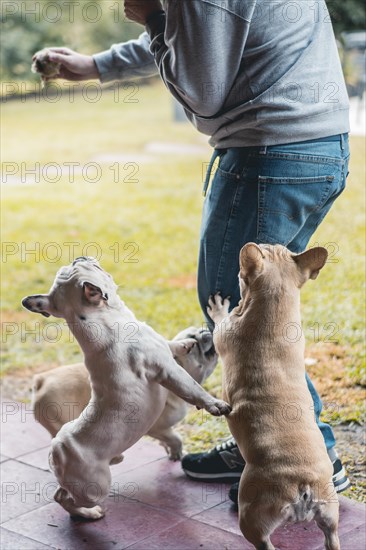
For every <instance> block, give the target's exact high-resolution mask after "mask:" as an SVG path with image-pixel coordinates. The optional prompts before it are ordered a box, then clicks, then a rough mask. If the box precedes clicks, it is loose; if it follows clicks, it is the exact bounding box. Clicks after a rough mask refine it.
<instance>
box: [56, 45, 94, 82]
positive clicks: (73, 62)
mask: <svg viewBox="0 0 366 550" xmlns="http://www.w3.org/2000/svg"><path fill="white" fill-rule="evenodd" d="M48 50H49V55H48V57H49V59H50V61H54V62H55V63H61V68H60V71H59V74H58V76H57V77H56V78H65V79H66V80H74V81H80V80H92V79H95V78H99V73H98V69H97V67H96V65H95V63H94V59H93V58H92V56H91V55H83V54H81V53H77V52H74V51H73V50H70V49H69V48H48Z"/></svg>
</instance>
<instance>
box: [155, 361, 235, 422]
mask: <svg viewBox="0 0 366 550" xmlns="http://www.w3.org/2000/svg"><path fill="white" fill-rule="evenodd" d="M149 370H150V372H151V371H153V372H154V381H155V382H158V383H159V384H161V385H162V386H164V387H165V388H167V389H168V390H170V391H172V392H173V393H175V395H177V396H178V397H180V398H181V399H183V400H184V401H187V403H191V405H195V406H196V407H197V408H198V409H202V408H204V409H206V411H208V412H209V413H210V414H212V415H213V416H221V415H227V414H229V413H230V411H231V407H230V405H228V403H225V401H222V400H221V399H215V398H214V397H212V396H211V395H210V394H209V393H207V392H206V391H205V390H204V389H203V388H202V386H200V385H199V384H198V382H196V381H195V380H193V378H192V377H191V376H190V375H189V374H188V373H187V372H186V371H185V370H184V369H183V368H182V367H181V366H180V365H178V363H176V362H175V361H174V360H173V359H170V358H169V359H168V358H167V359H166V361H164V363H163V362H159V363H158V364H156V363H155V364H154V365H149Z"/></svg>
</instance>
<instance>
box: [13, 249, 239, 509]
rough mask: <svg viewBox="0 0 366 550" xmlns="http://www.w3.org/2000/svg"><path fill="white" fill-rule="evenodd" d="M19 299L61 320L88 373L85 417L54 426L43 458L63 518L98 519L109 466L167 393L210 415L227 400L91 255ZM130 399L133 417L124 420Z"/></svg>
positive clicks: (152, 419) (158, 410) (225, 410)
mask: <svg viewBox="0 0 366 550" xmlns="http://www.w3.org/2000/svg"><path fill="white" fill-rule="evenodd" d="M22 304H23V306H24V307H26V308H27V309H29V310H30V311H33V312H35V313H41V314H42V315H45V316H47V317H48V316H50V315H54V316H55V317H59V318H63V319H65V320H66V322H67V324H68V326H69V328H70V330H71V331H72V333H73V334H74V336H75V337H76V339H77V341H78V343H79V344H80V346H81V348H82V350H83V352H84V360H85V366H86V368H87V369H88V371H89V375H90V383H91V398H90V401H89V404H88V414H81V415H80V416H79V418H78V419H77V420H76V421H73V422H68V423H67V424H65V425H64V426H63V427H62V428H61V430H60V431H59V432H58V433H57V435H56V437H55V438H54V439H53V440H52V443H51V450H50V456H49V462H50V467H51V469H52V470H53V472H54V473H55V475H56V477H57V480H58V482H59V484H60V487H59V488H58V489H57V490H56V493H55V495H54V498H55V500H56V501H57V502H58V503H59V504H60V505H61V506H62V507H63V508H64V509H65V510H66V511H68V512H69V513H70V514H71V515H75V516H82V517H85V518H89V519H99V518H101V517H103V515H104V510H103V502H104V500H105V498H106V497H107V495H108V493H109V489H110V484H111V473H110V468H109V466H110V464H111V463H116V462H120V461H121V460H122V458H123V457H122V453H123V451H125V450H126V449H128V448H129V447H131V446H132V445H133V444H134V443H136V442H137V441H138V440H139V439H140V438H141V437H142V436H143V435H145V434H146V433H148V431H149V430H150V429H151V428H152V427H153V426H154V424H155V423H156V421H157V420H158V419H159V418H160V416H161V414H162V412H163V410H164V408H165V405H166V401H167V394H168V391H172V392H173V393H175V394H177V395H178V396H179V397H181V398H182V399H184V400H185V401H187V402H188V403H191V404H193V405H196V407H198V408H205V409H206V410H207V411H208V412H209V413H211V414H213V415H215V416H220V415H223V414H225V415H227V414H229V413H230V410H231V409H230V406H229V405H228V404H227V403H225V402H224V401H221V400H219V399H215V398H213V397H212V396H210V395H209V394H208V393H207V392H206V391H205V390H204V389H203V388H202V387H201V386H200V385H199V384H198V383H197V382H196V381H195V380H193V378H192V377H191V376H190V375H189V374H188V373H187V372H186V371H185V370H184V369H183V368H182V367H181V366H180V365H178V364H177V363H176V362H175V360H174V358H173V355H172V352H171V350H170V348H169V345H168V343H167V341H166V340H165V339H164V338H163V337H162V336H160V335H159V334H157V333H156V332H155V331H154V330H153V329H152V328H151V327H149V326H148V325H147V324H146V323H141V322H140V321H138V320H137V319H136V317H135V316H134V315H133V313H132V312H131V311H130V310H129V309H128V308H127V307H126V306H125V304H124V302H123V301H122V300H121V299H120V298H119V296H118V294H117V286H116V284H115V283H114V281H113V279H112V277H111V276H110V275H109V274H108V273H106V272H105V271H104V270H103V269H102V268H101V267H100V265H99V263H98V262H97V261H96V260H94V259H93V258H87V257H81V258H77V259H76V260H75V261H74V262H73V263H72V264H70V265H69V266H66V267H63V268H61V269H60V270H59V271H58V273H57V275H56V279H55V281H54V283H53V285H52V287H51V289H50V291H49V293H48V294H41V295H33V296H28V297H27V298H24V299H23V301H22ZM126 326H127V327H128V329H127V331H126ZM131 326H132V327H133V328H134V330H135V333H134V336H131V330H130V328H131ZM126 332H127V335H128V336H127V337H126ZM193 344H194V342H193ZM193 344H192V345H193ZM131 403H132V404H133V407H134V416H133V420H134V421H133V422H130V421H127V418H126V407H127V408H128V407H129V406H130V404H131Z"/></svg>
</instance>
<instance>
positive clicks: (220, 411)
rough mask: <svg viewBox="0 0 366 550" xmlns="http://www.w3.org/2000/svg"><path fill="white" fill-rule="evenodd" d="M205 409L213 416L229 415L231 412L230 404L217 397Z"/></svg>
mask: <svg viewBox="0 0 366 550" xmlns="http://www.w3.org/2000/svg"><path fill="white" fill-rule="evenodd" d="M205 409H206V411H207V412H209V413H210V414H212V415H213V416H222V415H225V416H227V415H228V414H230V412H231V407H230V405H229V404H228V403H226V402H225V401H221V399H215V401H213V402H212V403H211V404H210V405H207V406H206V407H205Z"/></svg>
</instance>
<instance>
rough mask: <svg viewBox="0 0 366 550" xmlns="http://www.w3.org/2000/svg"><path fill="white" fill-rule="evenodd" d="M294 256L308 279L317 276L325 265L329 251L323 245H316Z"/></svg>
mask: <svg viewBox="0 0 366 550" xmlns="http://www.w3.org/2000/svg"><path fill="white" fill-rule="evenodd" d="M292 257H293V259H294V260H295V262H296V264H297V266H298V268H299V269H300V271H301V273H302V274H303V275H305V277H306V279H305V280H306V281H307V280H308V279H316V278H317V276H318V275H319V271H320V270H321V269H322V267H324V265H325V262H326V261H327V258H328V251H327V249H326V248H323V247H322V246H316V247H314V248H309V250H306V252H302V253H301V254H294V255H293V256H292Z"/></svg>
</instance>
